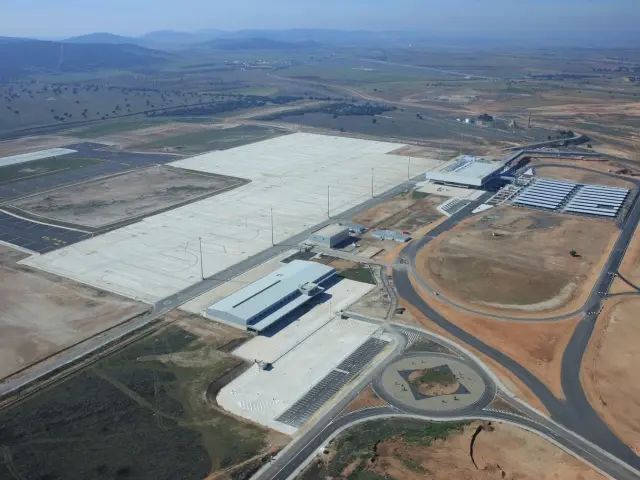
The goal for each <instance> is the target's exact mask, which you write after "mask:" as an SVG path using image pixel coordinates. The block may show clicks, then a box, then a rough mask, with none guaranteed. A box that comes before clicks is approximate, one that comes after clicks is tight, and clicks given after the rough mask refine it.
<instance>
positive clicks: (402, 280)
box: [394, 201, 640, 468]
mask: <svg viewBox="0 0 640 480" xmlns="http://www.w3.org/2000/svg"><path fill="white" fill-rule="evenodd" d="M473 208H474V205H473V204H471V205H469V206H467V207H465V208H464V209H462V210H461V211H460V212H458V214H456V215H454V216H452V217H450V218H449V219H447V220H446V221H445V222H443V223H442V224H440V225H438V226H437V227H436V228H435V229H434V230H432V231H430V232H429V237H426V238H424V239H421V240H419V241H416V242H412V244H410V245H409V246H408V247H407V248H406V249H405V251H404V252H403V258H405V260H406V262H407V264H408V265H409V269H411V268H412V266H413V267H414V268H413V271H412V272H411V273H412V278H415V279H416V280H417V281H418V282H420V277H419V276H418V275H416V274H415V273H414V272H415V256H416V254H417V252H418V251H419V250H420V249H421V248H422V247H423V246H424V245H425V244H426V243H428V242H429V241H430V240H432V239H433V238H435V237H436V236H437V235H440V234H441V233H444V232H446V231H448V230H449V229H451V228H453V226H455V225H456V224H457V223H459V222H460V221H461V220H463V219H464V218H465V217H466V216H467V215H468V214H469V213H470V212H471V210H472V209H473ZM639 221H640V202H637V201H636V202H635V203H634V204H633V206H632V208H631V210H630V212H629V213H628V215H627V217H626V220H625V221H624V223H623V225H622V230H621V233H620V235H619V237H618V240H617V242H616V244H615V246H614V248H613V250H612V251H611V253H610V255H609V258H608V260H607V262H606V264H605V267H604V268H603V270H602V272H601V274H600V277H599V280H598V281H597V282H596V284H595V285H594V287H593V289H592V291H591V294H590V296H589V299H588V300H587V302H586V304H585V305H584V307H583V309H584V310H585V311H587V312H590V313H588V314H587V315H585V317H584V318H583V319H582V320H581V322H580V323H579V324H578V327H577V328H576V330H575V332H574V334H573V336H572V338H571V340H570V342H569V345H568V346H567V348H566V349H565V352H564V355H563V359H562V370H561V375H562V377H561V378H562V387H563V391H564V394H565V399H564V400H560V399H558V398H556V397H555V396H554V395H553V394H552V393H551V391H550V390H549V389H548V388H547V387H546V385H544V383H542V382H541V381H540V380H539V379H538V378H537V377H535V375H533V374H532V373H531V372H530V371H529V370H527V369H526V368H525V367H523V366H522V365H520V364H519V363H517V362H516V361H514V360H513V359H512V358H510V357H509V356H507V355H506V354H504V353H503V352H501V351H499V350H498V349H496V348H494V347H491V346H489V345H488V344H486V343H484V342H483V341H482V340H480V339H478V338H477V337H475V336H473V335H471V334H469V333H468V332H466V331H465V330H463V329H461V328H460V327H458V326H457V325H455V324H454V323H452V322H450V321H449V320H447V319H446V318H445V317H444V316H442V315H441V314H439V313H438V312H437V311H436V310H435V309H434V308H432V307H431V306H430V305H429V304H428V303H427V301H426V299H425V298H424V296H423V295H421V294H420V293H418V292H417V291H416V290H415V288H414V286H413V284H412V283H411V281H410V279H409V272H408V271H407V269H406V268H405V265H398V266H396V267H395V268H394V279H395V284H396V289H397V291H398V294H399V295H400V297H402V298H404V299H405V300H406V301H408V302H409V303H411V304H412V305H414V306H415V307H417V308H418V309H419V310H420V311H421V312H422V313H423V314H424V315H425V316H426V317H428V318H429V319H430V320H432V321H434V322H435V323H436V324H437V325H439V326H440V327H442V328H443V329H445V330H446V331H448V332H449V333H451V334H453V335H454V336H456V338H458V339H460V340H461V341H463V342H465V343H467V344H468V345H470V346H472V347H474V348H475V349H477V350H478V351H479V352H481V353H483V354H485V355H487V356H488V357H490V358H492V359H493V360H495V361H496V362H498V363H499V364H500V365H502V366H503V367H505V368H507V369H508V370H509V371H511V372H512V373H513V374H514V375H516V376H517V377H518V378H519V379H520V380H521V381H522V382H523V383H524V384H525V385H526V386H527V387H528V388H529V389H530V390H531V391H532V392H533V393H534V394H535V395H536V396H537V397H538V398H539V399H540V401H541V402H542V403H543V405H544V406H545V408H547V410H548V411H549V412H550V414H551V417H552V418H553V419H554V420H555V421H557V422H558V423H560V424H562V425H564V426H565V427H567V428H569V429H571V430H572V431H574V432H576V433H578V434H579V435H581V436H582V437H584V438H587V439H588V440H589V441H591V442H593V443H594V444H596V445H598V446H599V447H601V448H602V449H603V450H605V451H608V452H610V453H611V454H612V455H615V456H616V457H617V458H619V459H620V460H621V461H623V462H625V463H627V464H628V465H630V466H632V467H634V468H639V467H640V458H639V457H638V456H637V455H636V454H635V452H633V450H631V449H630V448H629V447H628V446H627V445H626V444H624V443H623V442H622V441H620V439H619V438H618V437H617V436H616V435H615V434H614V433H613V432H612V431H611V429H610V428H609V427H608V426H607V425H606V424H605V423H604V421H603V420H602V419H601V418H600V417H599V415H598V414H597V413H596V412H595V410H594V409H593V407H592V406H591V404H590V403H589V401H588V400H587V398H586V395H585V393H584V390H583V388H582V385H581V383H580V367H581V363H582V358H583V356H584V351H585V349H586V347H587V345H588V343H589V339H590V338H591V334H592V332H593V329H594V326H595V322H596V320H597V316H598V312H599V311H600V308H601V305H602V300H603V298H605V297H606V295H607V292H608V290H609V287H610V284H611V280H612V274H615V271H616V270H617V268H618V266H619V265H620V262H621V261H622V258H623V256H624V253H625V251H626V248H627V246H628V244H629V241H630V240H631V238H632V237H633V233H634V231H635V230H636V227H637V225H638V223H639ZM430 291H431V290H430ZM438 298H439V299H441V297H440V296H439V297H438ZM445 301H446V300H445ZM480 314H482V313H480ZM482 315H484V314H482Z"/></svg>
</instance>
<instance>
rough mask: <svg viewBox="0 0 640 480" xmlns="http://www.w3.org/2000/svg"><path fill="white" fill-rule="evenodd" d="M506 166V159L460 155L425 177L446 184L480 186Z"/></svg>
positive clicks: (427, 173)
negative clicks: (497, 159) (496, 159)
mask: <svg viewBox="0 0 640 480" xmlns="http://www.w3.org/2000/svg"><path fill="white" fill-rule="evenodd" d="M504 166H505V162H504V161H495V160H490V159H488V158H485V157H475V156H473V155H460V156H458V157H456V158H454V159H453V160H450V161H448V162H446V163H445V164H444V165H443V166H441V167H440V168H438V169H437V170H431V171H429V172H426V173H425V179H426V180H430V181H432V182H434V183H442V184H445V185H456V186H463V187H473V188H479V187H482V186H483V185H484V184H485V183H487V182H488V181H489V180H491V179H492V178H493V177H494V175H496V173H497V172H499V171H500V170H501V169H502V168H503V167H504Z"/></svg>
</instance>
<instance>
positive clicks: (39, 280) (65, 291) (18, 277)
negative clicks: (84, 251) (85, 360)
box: [0, 245, 147, 378]
mask: <svg viewBox="0 0 640 480" xmlns="http://www.w3.org/2000/svg"><path fill="white" fill-rule="evenodd" d="M25 256H26V255H25V254H23V253H21V252H18V251H16V250H14V249H11V248H8V247H5V246H3V245H0V277H1V278H2V282H0V298H2V308H1V309H0V329H1V330H2V335H1V336H0V378H4V377H6V376H8V375H11V374H13V373H15V372H17V371H18V370H21V369H23V368H25V367H28V366H30V365H32V364H34V363H36V362H38V361H40V360H43V359H44V358H47V357H49V356H50V355H53V354H55V353H57V352H59V351H60V350H62V349H64V348H66V347H69V346H71V345H73V344H75V343H78V342H80V341H82V340H84V339H86V338H88V337H91V336H92V335H95V334H96V333H98V332H101V331H103V330H106V329H108V328H110V327H113V326H114V325H117V324H119V323H122V322H125V321H127V320H129V319H130V318H132V317H134V316H136V315H139V314H141V313H143V312H145V311H146V310H147V306H146V305H143V304H141V303H137V302H134V301H132V300H129V299H127V298H123V297H120V296H118V295H112V294H110V293H107V292H103V291H98V290H95V289H93V288H91V287H88V286H86V285H81V284H78V283H76V282H73V281H70V280H65V279H61V278H60V277H56V276H54V275H50V274H48V273H45V272H41V271H37V270H34V269H31V268H29V267H25V266H22V265H19V264H18V263H17V262H18V261H20V260H21V259H23V258H24V257H25Z"/></svg>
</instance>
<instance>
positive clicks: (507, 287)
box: [416, 205, 618, 314]
mask: <svg viewBox="0 0 640 480" xmlns="http://www.w3.org/2000/svg"><path fill="white" fill-rule="evenodd" d="M617 234H618V230H617V228H616V226H615V224H614V223H612V222H607V221H605V220H599V219H595V218H588V217H580V216H573V215H559V214H557V213H551V212H545V211H542V210H527V209H519V208H514V207H510V206H506V205H505V206H500V207H496V208H493V209H491V210H489V211H488V212H486V213H484V214H483V215H478V216H474V217H471V218H469V219H467V220H464V221H462V222H460V224H459V225H457V226H456V227H455V228H453V229H452V230H451V231H450V232H447V233H446V234H444V235H442V236H441V237H439V238H438V239H436V240H434V241H433V242H430V243H429V244H428V246H427V247H426V248H425V249H423V250H422V251H421V252H420V254H419V256H418V258H417V260H416V262H417V267H418V272H419V273H420V275H421V276H422V277H423V278H424V279H425V280H426V281H427V282H429V283H430V284H431V285H432V287H433V288H434V289H435V290H437V291H438V292H440V293H441V294H442V295H444V296H445V297H448V298H451V299H455V301H456V302H458V303H460V304H462V305H473V306H474V308H479V309H481V310H483V311H487V312H491V311H501V312H504V311H505V310H510V311H512V312H515V313H517V312H519V313H520V314H526V313H527V312H536V313H540V312H562V311H571V310H572V306H578V305H580V304H581V302H582V301H584V299H585V296H586V295H587V294H588V292H589V291H590V289H591V287H592V285H593V284H594V282H595V279H596V277H597V275H598V274H599V272H600V269H601V267H602V265H603V262H604V261H605V259H606V256H607V252H609V250H610V248H611V246H612V245H613V242H614V241H615V239H616V238H617ZM572 252H573V254H572Z"/></svg>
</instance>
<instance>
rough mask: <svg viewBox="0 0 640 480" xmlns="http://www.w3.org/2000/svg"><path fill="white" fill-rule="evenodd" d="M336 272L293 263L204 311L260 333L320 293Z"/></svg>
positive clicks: (313, 263) (224, 320) (300, 261)
mask: <svg viewBox="0 0 640 480" xmlns="http://www.w3.org/2000/svg"><path fill="white" fill-rule="evenodd" d="M335 274H336V271H335V269H333V268H331V267H328V266H326V265H322V264H320V263H316V262H308V261H304V260H293V261H292V262H290V263H288V264H286V265H285V266H283V267H282V268H280V269H278V270H276V271H275V272H273V273H270V274H269V275H267V276H265V277H262V278H261V279H260V280H258V281H256V282H253V283H251V284H249V285H247V286H246V287H244V288H242V289H240V290H238V291H237V292H235V293H233V294H231V295H229V296H228V297H226V298H224V299H222V300H220V301H219V302H218V303H215V304H213V305H211V306H210V307H209V308H207V315H209V316H211V317H213V318H216V319H219V320H221V321H223V322H225V323H229V324H232V325H234V326H238V327H241V328H245V329H247V330H250V331H253V332H261V331H263V330H265V329H266V328H268V327H270V326H271V325H273V324H275V323H276V322H278V321H279V320H281V319H282V318H283V317H284V316H285V315H287V314H289V313H291V312H293V311H294V310H295V309H296V308H298V307H300V306H301V305H303V304H305V303H306V302H308V301H309V300H311V299H312V298H313V297H314V296H316V295H318V294H319V293H322V292H323V291H324V287H323V286H322V284H324V283H326V282H327V281H328V280H330V279H332V278H333V277H334V276H335Z"/></svg>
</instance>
